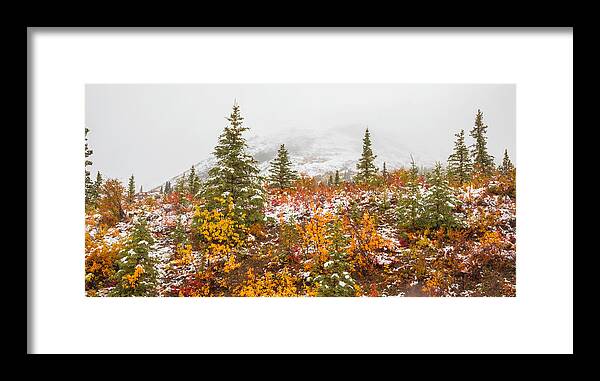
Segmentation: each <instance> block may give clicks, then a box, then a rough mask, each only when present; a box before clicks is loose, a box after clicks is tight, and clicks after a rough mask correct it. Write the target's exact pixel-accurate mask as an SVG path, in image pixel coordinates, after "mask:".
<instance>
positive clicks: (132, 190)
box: [127, 175, 135, 203]
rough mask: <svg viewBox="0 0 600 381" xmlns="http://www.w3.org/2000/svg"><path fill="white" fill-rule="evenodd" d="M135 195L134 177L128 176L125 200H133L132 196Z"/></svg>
mask: <svg viewBox="0 0 600 381" xmlns="http://www.w3.org/2000/svg"><path fill="white" fill-rule="evenodd" d="M134 196H135V178H134V177H133V175H131V177H130V178H129V184H128V187H127V201H128V202H130V203H131V202H133V197H134Z"/></svg>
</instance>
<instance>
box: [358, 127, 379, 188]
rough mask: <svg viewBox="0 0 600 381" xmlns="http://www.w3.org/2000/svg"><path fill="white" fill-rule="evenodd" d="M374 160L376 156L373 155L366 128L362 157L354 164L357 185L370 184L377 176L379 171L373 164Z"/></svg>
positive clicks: (369, 135)
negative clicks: (356, 171)
mask: <svg viewBox="0 0 600 381" xmlns="http://www.w3.org/2000/svg"><path fill="white" fill-rule="evenodd" d="M375 158H377V155H374V154H373V149H372V148H371V134H370V133H369V129H368V128H367V129H366V131H365V136H364V138H363V149H362V155H361V157H360V159H359V160H358V163H357V164H356V169H357V170H358V173H357V174H356V177H355V181H356V182H357V183H359V184H360V183H363V184H364V183H370V182H371V181H372V180H373V179H374V178H375V176H377V172H378V171H379V169H378V168H377V167H376V166H375V164H374V162H375Z"/></svg>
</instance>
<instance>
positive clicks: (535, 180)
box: [28, 29, 573, 353]
mask: <svg viewBox="0 0 600 381" xmlns="http://www.w3.org/2000/svg"><path fill="white" fill-rule="evenodd" d="M31 44H32V46H31V52H32V59H33V65H32V75H33V95H32V103H33V104H32V106H33V113H32V125H33V128H32V133H33V137H32V142H33V146H32V147H30V148H32V149H33V157H32V160H33V171H34V173H33V184H32V185H33V191H32V201H33V208H34V214H33V221H32V227H33V233H34V237H33V238H34V240H33V241H32V251H33V256H32V260H33V264H32V270H33V272H32V274H30V276H32V277H33V295H34V299H33V301H32V306H33V309H32V310H31V311H28V312H29V313H32V314H33V319H32V328H33V331H32V334H33V336H32V348H30V351H33V352H36V353H79V352H82V353H107V352H118V353H152V352H158V353H208V352H218V353H240V352H266V353H272V352H287V353H303V352H319V353H350V352H360V353H415V352H416V353H506V352H516V353H536V352H542V353H556V352H557V353H571V352H572V351H573V283H572V282H573V273H572V269H573V267H572V266H573V245H572V243H573V214H572V213H573V203H572V201H573V188H572V175H573V172H572V168H573V156H572V153H573V152H572V142H573V35H572V31H569V30H567V31H566V32H565V33H508V34H503V33H480V32H478V31H474V32H473V33H447V32H444V31H440V32H427V33H417V32H415V31H405V32H385V33H383V32H382V33H374V32H371V33H364V34H361V33H349V34H344V33H309V34H303V33H279V32H276V33H272V34H271V33H242V32H240V33H237V32H229V33H223V34H219V33H216V32H204V33H201V32H200V33H198V32H194V33H188V32H164V33H159V32H155V33H149V34H144V33H121V32H112V33H82V32H78V31H71V32H64V31H62V32H57V31H50V30H43V29H40V30H33V31H32V36H31ZM232 47H235V49H236V54H235V56H232V54H231V49H232ZM282 82H285V83H290V82H297V83H305V82H310V83H349V82H351V83H511V84H512V83H514V84H516V86H517V155H516V156H518V158H519V160H518V161H519V169H518V180H517V181H518V186H517V187H518V191H517V193H518V200H517V204H518V208H517V210H518V212H517V221H518V234H517V238H518V241H517V279H518V284H517V297H516V298H508V299H495V298H487V299H486V298H479V299H462V298H455V299H443V298H358V299H343V298H335V299H326V298H315V299H308V298H302V299H286V298H281V299H259V298H256V299H250V298H248V299H244V298H216V299H209V298H206V299H202V298H199V299H187V298H185V299H184V298H166V299H158V298H148V299H117V298H107V299H99V298H86V297H85V296H84V277H83V259H84V251H83V246H84V245H83V238H84V237H83V231H84V225H83V223H84V221H83V212H84V211H83V187H82V184H83V168H82V160H83V150H82V144H83V134H82V125H83V123H84V120H85V119H84V85H85V84H89V83H282ZM556 152H561V154H560V155H556V154H555V153H556ZM559 176H561V177H562V179H561V180H560V181H555V180H557V178H559ZM550 180H553V181H552V183H551V185H550ZM30 185H31V184H30Z"/></svg>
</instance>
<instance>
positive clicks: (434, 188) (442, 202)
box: [424, 162, 461, 228]
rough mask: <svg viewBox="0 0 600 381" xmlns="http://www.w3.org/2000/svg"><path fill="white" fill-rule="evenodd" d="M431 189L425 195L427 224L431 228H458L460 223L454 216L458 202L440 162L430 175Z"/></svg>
mask: <svg viewBox="0 0 600 381" xmlns="http://www.w3.org/2000/svg"><path fill="white" fill-rule="evenodd" d="M428 183H429V189H428V190H427V194H426V195H425V200H424V206H425V213H426V224H427V226H428V227H430V228H439V227H458V226H460V225H461V224H460V222H459V220H458V219H457V217H456V216H455V215H454V208H455V207H456V206H457V205H458V200H457V199H456V197H455V196H454V191H453V189H452V188H451V187H450V186H449V185H448V180H447V179H446V176H445V173H444V170H443V169H442V165H441V164H440V163H439V162H438V163H436V164H435V168H434V169H433V171H432V172H431V173H430V175H429V179H428Z"/></svg>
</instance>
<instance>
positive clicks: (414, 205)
mask: <svg viewBox="0 0 600 381" xmlns="http://www.w3.org/2000/svg"><path fill="white" fill-rule="evenodd" d="M398 199H399V202H398V221H399V225H400V226H401V227H404V228H412V229H416V228H419V227H421V226H422V225H423V214H424V210H423V201H422V194H421V187H420V185H419V169H418V168H417V165H416V164H415V160H414V159H413V157H412V155H411V167H410V170H409V171H408V176H407V180H406V184H405V186H404V192H403V194H402V195H401V196H399V197H398Z"/></svg>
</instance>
